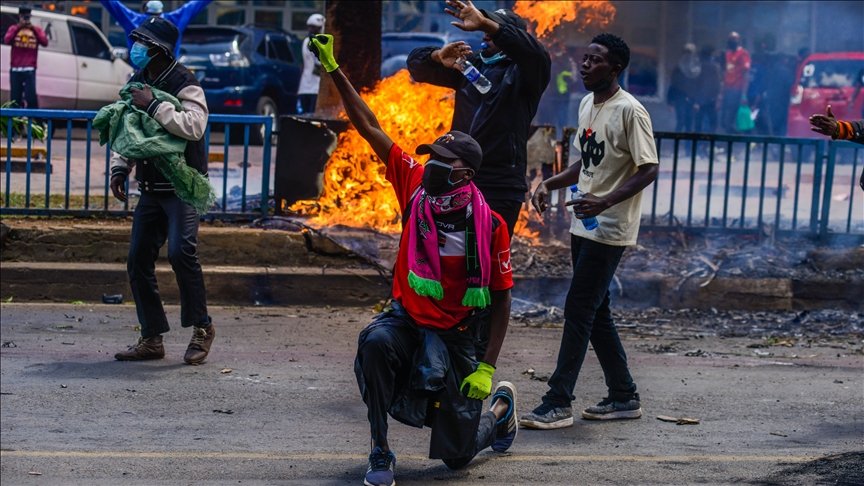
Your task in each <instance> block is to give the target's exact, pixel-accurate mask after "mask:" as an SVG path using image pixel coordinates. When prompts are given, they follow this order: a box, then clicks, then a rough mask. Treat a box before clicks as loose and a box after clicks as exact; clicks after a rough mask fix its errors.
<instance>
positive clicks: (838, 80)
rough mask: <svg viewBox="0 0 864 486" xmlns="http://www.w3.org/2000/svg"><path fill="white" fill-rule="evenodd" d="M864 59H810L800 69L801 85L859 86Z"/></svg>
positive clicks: (821, 86)
mask: <svg viewBox="0 0 864 486" xmlns="http://www.w3.org/2000/svg"><path fill="white" fill-rule="evenodd" d="M862 77H864V61H860V60H854V59H849V60H838V59H827V60H822V61H811V62H808V63H807V64H806V65H804V69H802V70H801V81H800V84H801V86H803V87H805V88H850V87H852V86H861V85H862V81H864V80H862Z"/></svg>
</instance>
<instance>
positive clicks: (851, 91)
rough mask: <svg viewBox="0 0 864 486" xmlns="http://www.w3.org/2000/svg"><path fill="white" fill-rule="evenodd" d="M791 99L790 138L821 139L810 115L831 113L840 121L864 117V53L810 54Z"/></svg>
mask: <svg viewBox="0 0 864 486" xmlns="http://www.w3.org/2000/svg"><path fill="white" fill-rule="evenodd" d="M796 74H797V76H796V78H795V79H797V80H798V82H797V83H796V84H794V85H793V86H792V95H791V99H790V100H789V121H788V124H787V126H788V131H787V135H788V136H790V137H819V138H822V136H821V135H818V134H816V133H814V132H813V131H811V130H810V121H809V118H810V115H813V114H814V113H825V107H826V106H827V105H831V111H832V112H833V113H834V116H836V117H837V118H838V119H840V120H860V119H862V118H864V52H826V53H819V54H811V55H810V56H807V58H806V59H804V62H802V63H801V65H800V66H798V71H797V73H796Z"/></svg>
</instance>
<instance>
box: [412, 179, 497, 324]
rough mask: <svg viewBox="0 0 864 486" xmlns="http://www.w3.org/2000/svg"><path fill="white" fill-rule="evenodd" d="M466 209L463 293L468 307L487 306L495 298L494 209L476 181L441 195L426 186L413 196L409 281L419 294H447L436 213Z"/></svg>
mask: <svg viewBox="0 0 864 486" xmlns="http://www.w3.org/2000/svg"><path fill="white" fill-rule="evenodd" d="M462 210H464V211H465V218H466V220H467V221H466V224H465V262H466V266H467V268H466V270H467V281H468V288H467V289H466V290H465V295H464V296H463V297H462V305H464V306H466V307H478V308H481V309H482V308H484V307H486V306H488V305H489V304H490V303H491V302H492V297H491V295H490V293H489V281H490V277H491V274H492V271H491V268H490V267H491V260H492V258H491V242H492V211H491V210H490V209H489V205H487V204H486V200H485V199H483V195H482V194H481V193H480V191H479V190H478V189H477V186H475V185H474V183H473V182H470V183H468V185H466V186H463V187H460V188H459V189H456V190H453V191H451V192H448V193H446V194H444V195H441V196H430V195H428V194H426V191H425V190H424V189H422V188H421V189H420V192H419V193H418V194H417V195H416V196H415V197H414V199H413V201H412V204H411V212H410V214H409V218H408V223H407V225H408V226H407V228H408V285H410V286H411V288H412V289H414V291H415V292H417V295H422V296H424V297H432V298H434V299H436V300H441V299H443V298H444V288H443V286H442V285H441V255H440V253H439V251H438V229H437V228H436V226H435V215H437V214H446V213H450V212H453V211H462Z"/></svg>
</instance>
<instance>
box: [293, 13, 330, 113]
mask: <svg viewBox="0 0 864 486" xmlns="http://www.w3.org/2000/svg"><path fill="white" fill-rule="evenodd" d="M306 27H307V28H308V29H309V35H308V36H307V37H306V38H305V39H303V46H302V48H301V49H300V52H302V53H303V74H301V75H300V87H299V88H297V96H298V98H299V102H300V113H303V114H306V113H312V112H314V111H315V104H316V103H317V102H318V86H319V84H320V83H321V62H320V61H319V60H318V58H317V57H315V54H312V51H311V50H309V39H311V38H312V36H313V35H315V34H320V33H321V32H322V31H323V30H324V16H323V15H321V14H318V13H316V14H312V15H310V16H309V18H308V19H306Z"/></svg>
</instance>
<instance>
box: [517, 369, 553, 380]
mask: <svg viewBox="0 0 864 486" xmlns="http://www.w3.org/2000/svg"><path fill="white" fill-rule="evenodd" d="M522 374H523V375H528V378H529V379H531V380H536V381H549V375H543V374H537V371H536V370H534V368H528V369H527V370H525V371H523V372H522Z"/></svg>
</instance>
